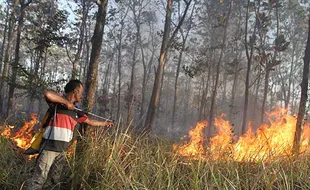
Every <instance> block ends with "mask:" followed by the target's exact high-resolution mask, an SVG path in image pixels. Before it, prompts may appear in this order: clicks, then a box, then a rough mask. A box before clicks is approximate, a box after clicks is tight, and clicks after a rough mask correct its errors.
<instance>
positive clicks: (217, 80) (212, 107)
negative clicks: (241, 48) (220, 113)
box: [207, 1, 233, 137]
mask: <svg viewBox="0 0 310 190" xmlns="http://www.w3.org/2000/svg"><path fill="white" fill-rule="evenodd" d="M232 4H233V1H230V5H229V10H228V14H227V18H226V23H225V26H224V34H223V40H222V43H221V47H222V48H221V53H220V57H219V60H218V62H217V65H216V77H215V84H214V86H213V89H212V100H211V108H210V115H209V124H208V128H207V133H208V134H207V136H209V137H210V136H211V135H212V130H213V115H214V108H215V101H216V96H217V88H218V83H219V76H220V68H221V62H222V57H223V54H224V48H225V46H226V36H227V35H226V34H227V26H228V22H229V18H230V13H231V9H232Z"/></svg>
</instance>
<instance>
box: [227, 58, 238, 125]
mask: <svg viewBox="0 0 310 190" xmlns="http://www.w3.org/2000/svg"><path fill="white" fill-rule="evenodd" d="M239 60H240V59H239ZM239 60H237V59H235V61H236V63H235V68H234V81H233V86H232V89H231V99H230V105H229V113H228V118H229V120H230V121H232V120H233V115H234V114H233V111H234V108H235V104H234V101H235V97H236V89H237V84H238V76H239V72H238V70H239V62H240V61H239Z"/></svg>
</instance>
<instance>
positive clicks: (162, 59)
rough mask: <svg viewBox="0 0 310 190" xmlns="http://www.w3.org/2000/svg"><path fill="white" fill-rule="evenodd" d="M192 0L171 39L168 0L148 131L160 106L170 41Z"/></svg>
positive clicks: (179, 24) (177, 28) (169, 5)
mask: <svg viewBox="0 0 310 190" xmlns="http://www.w3.org/2000/svg"><path fill="white" fill-rule="evenodd" d="M191 1H192V0H189V1H188V2H187V1H186V8H185V10H184V14H183V17H182V18H181V20H180V22H179V23H178V25H177V27H176V29H175V30H174V32H173V34H172V36H171V38H170V39H169V33H170V27H171V26H170V25H171V13H172V0H167V8H166V20H165V27H164V35H163V41H162V45H161V50H160V56H159V63H158V67H157V71H156V74H155V80H154V86H153V91H152V95H151V100H150V104H149V107H148V111H147V115H146V119H145V123H144V128H145V131H146V132H151V130H152V123H153V121H154V116H155V111H156V109H157V107H158V98H159V92H160V83H161V81H160V80H161V77H162V73H163V69H164V65H165V58H166V54H167V51H168V46H169V43H170V42H171V40H172V39H174V37H175V35H176V33H177V32H178V31H179V29H180V27H181V25H182V24H183V21H184V19H185V16H186V13H187V10H188V8H189V5H190V3H191Z"/></svg>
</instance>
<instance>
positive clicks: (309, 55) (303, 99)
mask: <svg viewBox="0 0 310 190" xmlns="http://www.w3.org/2000/svg"><path fill="white" fill-rule="evenodd" d="M309 62H310V15H309V17H308V39H307V45H306V50H305V56H304V68H303V74H302V81H301V85H300V86H301V96H300V103H299V110H298V117H297V122H296V130H295V134H294V144H293V154H294V155H295V156H298V155H299V148H300V138H301V132H302V130H301V129H302V123H303V119H304V115H305V109H306V104H307V100H308V93H307V92H308V76H309Z"/></svg>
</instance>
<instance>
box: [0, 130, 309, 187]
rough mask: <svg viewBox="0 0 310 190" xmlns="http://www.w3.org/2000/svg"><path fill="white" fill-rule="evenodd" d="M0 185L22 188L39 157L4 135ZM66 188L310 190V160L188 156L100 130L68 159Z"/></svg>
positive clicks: (162, 143)
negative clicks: (219, 159)
mask: <svg viewBox="0 0 310 190" xmlns="http://www.w3.org/2000/svg"><path fill="white" fill-rule="evenodd" d="M0 148H1V152H0V188H1V189H19V187H20V185H21V184H22V182H23V181H24V180H26V179H27V178H29V177H30V175H31V172H32V169H33V166H34V161H31V162H26V158H25V157H24V156H23V155H21V153H19V152H18V151H16V150H14V147H13V144H12V143H11V142H10V141H9V140H7V139H3V138H1V137H0ZM68 162H69V167H68V168H67V169H66V172H65V173H64V175H65V176H66V179H69V180H67V181H66V184H65V185H64V186H63V189H78V188H81V189H154V190H157V189H190V190H192V189H197V190H198V189H310V180H309V176H310V170H309V165H310V160H309V158H308V157H307V156H303V157H300V158H299V159H298V160H295V161H293V160H289V159H286V158H281V159H279V160H277V161H274V162H272V163H262V162H259V163H242V162H214V161H212V162H211V161H201V160H193V161H189V160H185V159H184V158H182V157H179V156H178V155H176V154H174V153H173V152H172V143H171V142H169V141H166V140H162V139H158V138H147V137H133V136H132V135H129V133H128V132H127V131H123V132H121V131H118V130H117V129H115V131H110V132H101V131H100V132H99V131H98V132H97V133H96V138H89V139H88V140H87V149H86V150H85V151H84V152H83V153H80V154H76V156H75V157H72V158H70V159H69V160H68Z"/></svg>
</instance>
